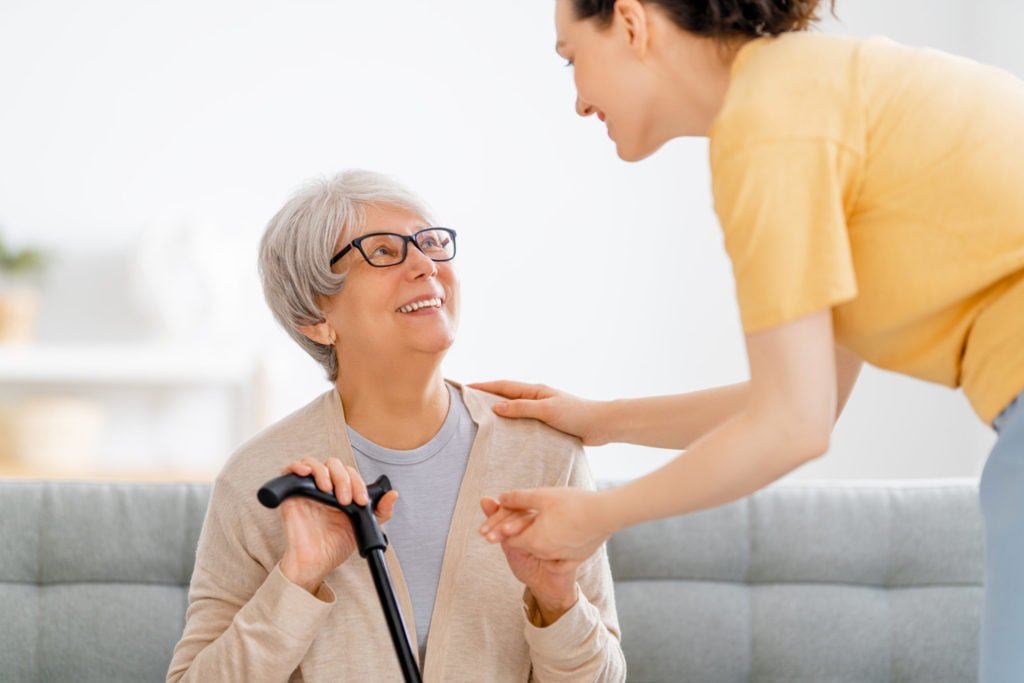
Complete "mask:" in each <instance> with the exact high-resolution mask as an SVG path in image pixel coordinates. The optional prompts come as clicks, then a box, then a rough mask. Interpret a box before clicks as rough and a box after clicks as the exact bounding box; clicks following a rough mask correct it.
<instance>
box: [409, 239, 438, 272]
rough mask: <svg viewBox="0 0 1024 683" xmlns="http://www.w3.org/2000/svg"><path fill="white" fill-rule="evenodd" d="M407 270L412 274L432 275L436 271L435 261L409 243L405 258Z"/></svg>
mask: <svg viewBox="0 0 1024 683" xmlns="http://www.w3.org/2000/svg"><path fill="white" fill-rule="evenodd" d="M405 262H406V264H407V266H408V269H409V272H410V273H412V274H413V275H414V276H416V277H418V276H420V275H432V274H434V273H436V272H437V263H435V262H434V259H432V258H430V257H429V256H427V255H426V254H424V253H423V252H422V251H420V250H419V249H417V248H414V247H412V245H410V249H409V254H408V255H407V256H406V258H405Z"/></svg>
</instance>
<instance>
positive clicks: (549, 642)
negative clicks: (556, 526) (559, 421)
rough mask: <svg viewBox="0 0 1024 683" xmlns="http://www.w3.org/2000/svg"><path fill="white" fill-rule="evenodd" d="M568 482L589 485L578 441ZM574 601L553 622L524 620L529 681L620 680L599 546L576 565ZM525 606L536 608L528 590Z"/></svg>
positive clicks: (608, 575)
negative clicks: (530, 669)
mask: <svg viewBox="0 0 1024 683" xmlns="http://www.w3.org/2000/svg"><path fill="white" fill-rule="evenodd" d="M568 485H569V486H573V487H577V488H586V489H593V488H594V482H593V479H592V477H591V475H590V468H589V467H588V465H587V460H586V456H585V455H584V453H583V448H582V446H579V445H577V446H576V447H575V450H574V452H573V454H572V465H571V469H570V472H569V482H568ZM576 581H577V583H576V586H577V595H578V599H577V601H576V604H575V605H573V606H572V607H571V608H570V609H569V611H567V612H566V613H565V614H563V615H562V616H561V617H560V618H559V619H558V621H556V622H555V623H553V624H551V625H549V626H544V627H537V626H534V625H533V624H532V623H531V621H530V619H529V617H528V616H527V618H526V619H525V621H526V625H525V626H524V628H525V636H526V642H527V644H528V645H529V647H530V658H531V660H532V664H533V674H532V677H531V678H532V679H533V680H535V681H538V682H541V681H624V680H626V658H625V656H624V655H623V653H622V645H621V642H620V640H621V634H620V632H619V617H618V613H617V612H616V610H615V593H614V590H613V583H612V572H611V568H610V566H609V564H608V553H607V550H606V548H605V546H604V545H602V546H601V547H600V548H599V549H598V551H597V552H596V553H594V555H592V556H591V557H590V558H589V559H588V560H587V561H586V562H584V563H583V564H582V565H580V568H579V571H578V572H577V580H576ZM524 597H525V608H526V612H527V613H528V612H529V611H530V610H532V609H536V602H535V601H534V599H533V596H532V595H530V593H529V591H528V590H527V591H526V593H525V596H524Z"/></svg>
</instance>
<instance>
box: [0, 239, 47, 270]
mask: <svg viewBox="0 0 1024 683" xmlns="http://www.w3.org/2000/svg"><path fill="white" fill-rule="evenodd" d="M46 265H47V257H46V254H45V253H44V252H43V251H42V250H40V249H35V248H33V247H26V248H24V249H11V248H9V247H8V246H7V245H6V244H5V243H4V238H3V235H0V275H6V276H8V277H29V276H32V275H40V274H42V272H43V270H45V269H46Z"/></svg>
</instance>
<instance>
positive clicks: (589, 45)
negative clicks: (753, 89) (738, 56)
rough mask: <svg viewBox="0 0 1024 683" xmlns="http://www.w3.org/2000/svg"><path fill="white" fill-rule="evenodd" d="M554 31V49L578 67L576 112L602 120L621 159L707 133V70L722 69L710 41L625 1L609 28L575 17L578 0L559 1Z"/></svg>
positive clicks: (635, 158)
mask: <svg viewBox="0 0 1024 683" xmlns="http://www.w3.org/2000/svg"><path fill="white" fill-rule="evenodd" d="M555 30H556V33H557V40H558V42H557V44H556V50H557V52H558V54H559V55H561V56H562V57H563V58H565V59H566V60H567V61H568V62H569V64H570V65H571V67H572V68H573V74H574V78H575V81H576V112H577V113H578V114H579V115H580V116H590V115H591V114H594V115H596V116H597V118H599V119H600V120H601V121H602V122H604V124H605V126H606V127H607V129H608V136H609V137H610V138H611V139H612V140H613V141H614V142H615V146H616V151H617V152H618V155H619V157H621V158H622V159H623V160H625V161H639V160H640V159H643V158H645V157H647V156H649V155H651V154H653V153H654V152H655V151H657V150H658V149H659V148H660V147H661V146H662V145H664V144H665V143H666V142H667V141H669V140H670V139H672V138H674V137H678V136H681V135H704V134H706V132H707V126H708V124H709V123H710V121H709V120H708V116H707V111H706V110H707V106H706V104H707V102H706V100H707V99H708V97H707V93H708V90H709V88H708V82H709V80H710V77H711V75H712V74H711V67H710V66H709V65H714V67H715V68H718V67H720V66H721V65H720V64H718V63H717V60H718V57H717V56H716V54H717V53H713V52H712V50H713V47H712V46H711V45H710V43H709V41H708V40H706V39H702V38H699V37H697V36H694V35H691V34H689V33H687V32H686V31H683V30H681V29H679V28H678V27H676V26H675V24H673V23H672V21H671V20H670V19H669V18H668V16H667V15H665V14H664V13H663V12H662V11H661V10H660V8H657V7H656V6H653V5H645V4H643V3H642V2H639V0H619V2H618V3H616V8H615V12H614V15H613V19H612V23H611V25H609V26H607V27H602V26H601V25H600V24H599V23H598V21H597V20H596V19H595V18H588V19H576V15H575V12H574V10H573V0H557V1H556V3H555Z"/></svg>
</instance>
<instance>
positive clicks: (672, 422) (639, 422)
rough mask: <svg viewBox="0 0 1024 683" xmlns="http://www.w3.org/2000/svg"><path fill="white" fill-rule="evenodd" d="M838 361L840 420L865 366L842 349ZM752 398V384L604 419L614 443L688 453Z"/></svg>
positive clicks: (606, 411) (657, 399)
mask: <svg viewBox="0 0 1024 683" xmlns="http://www.w3.org/2000/svg"><path fill="white" fill-rule="evenodd" d="M835 359H836V386H837V390H838V396H837V405H836V419H837V420H838V419H839V415H840V414H841V413H842V412H843V408H844V407H845V406H846V402H847V399H848V398H849V397H850V392H851V391H852V390H853V385H854V384H855V383H856V381H857V376H858V375H859V373H860V369H861V365H862V361H861V360H860V358H858V357H857V356H855V355H854V354H852V353H851V352H849V351H846V350H845V349H843V348H841V347H838V346H837V347H836V349H835ZM749 396H750V382H749V381H748V382H740V383H739V384H729V385H726V386H721V387H715V388H714V389H706V390H704V391H694V392H691V393H688V394H675V395H672V396H650V397H646V398H626V399H619V400H616V401H608V402H607V403H605V404H603V406H602V415H601V419H602V422H603V423H604V424H605V425H607V430H608V435H607V436H608V438H607V440H608V441H610V442H616V443H633V444H637V445H640V446H651V447H652V448H678V449H680V450H685V449H687V448H689V447H690V444H692V443H693V442H695V441H697V439H699V438H701V437H702V436H704V435H705V434H707V433H708V432H710V431H711V430H712V429H714V428H716V427H717V426H718V425H720V424H722V423H723V422H725V421H726V420H728V419H729V418H731V417H733V416H735V415H737V414H738V413H739V412H740V411H742V410H743V409H744V408H745V407H746V405H747V400H748V398H749Z"/></svg>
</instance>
